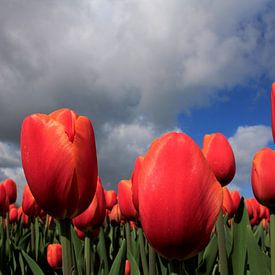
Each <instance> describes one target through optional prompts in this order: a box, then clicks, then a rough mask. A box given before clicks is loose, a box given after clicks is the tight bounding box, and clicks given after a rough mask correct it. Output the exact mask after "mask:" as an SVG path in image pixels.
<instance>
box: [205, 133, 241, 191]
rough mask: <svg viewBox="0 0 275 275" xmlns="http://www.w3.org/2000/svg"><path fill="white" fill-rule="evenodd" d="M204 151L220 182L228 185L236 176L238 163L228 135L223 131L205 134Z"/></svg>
mask: <svg viewBox="0 0 275 275" xmlns="http://www.w3.org/2000/svg"><path fill="white" fill-rule="evenodd" d="M202 152H203V154H204V156H205V158H206V159H207V161H208V162H209V164H210V166H211V168H212V169H213V172H214V174H215V176H216V178H217V180H218V181H219V182H220V184H221V185H222V186H225V185H227V184H228V183H229V182H230V181H231V180H232V179H233V178H234V175H235V171H236V164H235V158H234V154H233V151H232V148H231V145H230V144H229V142H228V141H227V139H226V137H225V136H224V135H223V134H221V133H215V134H211V135H205V136H204V138H203V147H202Z"/></svg>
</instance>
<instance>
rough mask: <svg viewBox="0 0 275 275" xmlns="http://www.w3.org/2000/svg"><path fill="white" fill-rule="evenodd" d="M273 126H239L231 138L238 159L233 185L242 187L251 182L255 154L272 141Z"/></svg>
mask: <svg viewBox="0 0 275 275" xmlns="http://www.w3.org/2000/svg"><path fill="white" fill-rule="evenodd" d="M272 140H273V139H272V134H271V128H270V127H267V126H264V125H255V126H239V127H238V129H237V131H236V132H235V134H234V135H233V136H232V137H230V138H229V142H230V144H231V146H232V149H233V151H234V155H235V159H236V165H237V167H236V168H237V169H236V176H235V178H234V180H233V182H232V184H233V185H235V186H239V187H240V188H241V189H242V187H244V185H250V184H251V167H252V159H253V157H254V154H255V153H256V152H257V151H259V150H261V149H262V148H263V147H266V146H268V143H269V142H271V141H272Z"/></svg>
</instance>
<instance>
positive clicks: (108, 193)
mask: <svg viewBox="0 0 275 275" xmlns="http://www.w3.org/2000/svg"><path fill="white" fill-rule="evenodd" d="M104 195H105V202H106V208H107V209H109V210H111V209H112V208H113V206H114V205H115V204H117V195H116V191H115V190H104Z"/></svg>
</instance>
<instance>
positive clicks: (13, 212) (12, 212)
mask: <svg viewBox="0 0 275 275" xmlns="http://www.w3.org/2000/svg"><path fill="white" fill-rule="evenodd" d="M9 220H10V223H14V222H17V220H18V211H17V208H16V207H12V208H10V210H9Z"/></svg>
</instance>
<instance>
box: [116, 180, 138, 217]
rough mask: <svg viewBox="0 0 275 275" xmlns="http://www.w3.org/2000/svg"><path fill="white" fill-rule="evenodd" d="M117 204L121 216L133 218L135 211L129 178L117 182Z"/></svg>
mask: <svg viewBox="0 0 275 275" xmlns="http://www.w3.org/2000/svg"><path fill="white" fill-rule="evenodd" d="M118 204H119V208H120V211H121V214H122V216H123V217H125V218H126V219H127V220H135V219H136V218H137V215H138V213H137V211H136V208H135V206H134V204H133V195H132V182H131V180H121V181H120V182H119V183H118Z"/></svg>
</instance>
